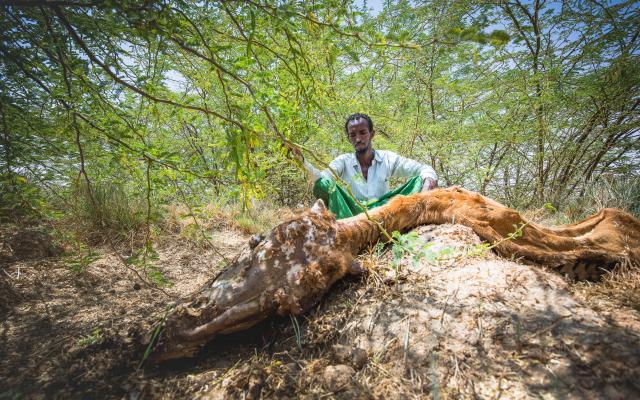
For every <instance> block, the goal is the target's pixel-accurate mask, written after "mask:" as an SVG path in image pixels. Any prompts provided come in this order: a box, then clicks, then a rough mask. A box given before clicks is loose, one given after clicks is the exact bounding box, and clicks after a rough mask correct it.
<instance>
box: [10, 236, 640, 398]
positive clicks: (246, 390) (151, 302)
mask: <svg viewBox="0 0 640 400" xmlns="http://www.w3.org/2000/svg"><path fill="white" fill-rule="evenodd" d="M417 234H418V237H419V239H420V240H421V241H422V242H424V243H433V244H432V245H431V247H430V250H432V251H433V254H436V255H437V258H435V259H421V260H417V261H414V260H412V257H411V255H405V256H404V257H403V258H401V259H397V258H396V259H395V260H394V257H393V255H392V252H391V251H389V250H388V249H387V250H386V251H382V252H379V251H378V252H377V251H374V250H372V251H370V252H369V253H368V254H364V255H362V256H361V261H362V263H363V265H364V266H366V267H367V268H368V269H369V273H368V274H367V275H366V276H365V277H362V278H352V279H348V280H344V281H341V282H339V283H338V284H337V285H336V286H335V287H334V288H333V289H332V290H331V292H330V293H329V294H328V295H327V296H326V297H325V299H324V300H323V301H322V302H321V303H320V304H319V305H318V306H317V307H315V308H314V309H313V310H312V311H311V312H310V313H309V314H307V315H305V316H304V317H298V318H273V319H270V320H268V321H266V322H264V323H262V324H260V325H258V326H256V327H254V328H252V329H250V330H248V331H246V332H242V333H239V334H234V335H230V336H226V337H219V338H216V339H215V340H214V341H213V342H212V343H210V344H209V345H207V346H206V347H205V348H204V349H203V350H202V351H201V352H200V353H199V354H198V355H197V357H196V358H194V359H191V360H180V361H175V362H172V363H168V364H163V365H160V366H150V365H143V366H142V367H140V362H141V360H142V359H143V353H144V350H145V348H144V346H142V345H140V339H141V338H140V336H139V332H148V331H149V328H150V326H151V324H152V323H153V322H154V321H155V320H157V318H159V316H160V315H161V314H162V312H163V310H164V309H165V308H166V307H167V306H168V305H169V304H170V303H171V302H172V301H175V300H176V299H177V298H179V297H182V296H186V295H188V294H189V293H191V292H192V291H194V290H196V289H197V288H199V287H200V286H201V285H202V284H204V283H205V282H206V281H207V280H208V279H210V278H211V277H212V276H214V275H215V274H216V273H217V272H218V270H219V268H220V266H221V265H222V264H221V262H220V261H221V257H220V255H219V253H222V254H225V255H226V256H227V257H229V258H232V257H233V256H234V255H235V254H237V252H239V251H240V250H241V249H242V247H243V246H245V245H246V242H247V240H248V237H247V236H246V235H244V234H242V233H239V232H237V231H234V230H224V231H220V232H217V233H216V234H214V236H213V240H212V242H213V244H214V246H215V248H216V249H217V251H216V250H214V249H212V248H203V247H200V246H195V245H193V244H190V243H189V242H186V241H184V240H180V239H177V238H175V239H171V240H166V239H164V240H162V242H161V243H160V244H159V245H158V247H157V250H158V253H159V255H160V258H159V260H158V261H157V266H158V268H159V269H160V270H161V271H162V273H163V274H164V275H165V276H166V277H167V278H168V279H169V281H171V282H172V283H173V285H172V286H171V287H168V288H165V289H164V291H159V290H157V289H153V288H151V287H148V286H146V285H141V284H140V281H139V280H138V278H137V277H136V275H135V274H134V273H133V272H132V271H131V270H129V269H127V268H125V267H124V266H123V265H122V264H121V263H120V262H119V261H118V259H117V258H116V257H115V255H113V254H110V253H109V252H107V251H105V252H104V253H103V254H101V255H100V256H99V257H97V259H95V260H94V261H92V262H91V263H90V264H89V265H88V266H87V267H86V268H85V269H84V270H83V271H82V272H74V271H73V268H72V267H70V259H69V258H68V257H65V256H60V255H56V252H50V251H48V250H46V251H45V250H39V253H38V254H37V256H36V257H35V258H34V259H22V260H15V259H11V258H10V257H8V256H6V254H4V253H6V246H4V245H3V246H4V247H3V250H2V251H3V252H4V253H3V254H0V263H1V264H2V265H0V268H1V269H2V271H0V276H1V277H0V301H1V302H2V303H1V307H0V313H1V314H0V316H1V317H2V318H1V321H2V323H1V325H0V359H1V360H3V361H2V362H1V363H0V399H14V398H15V399H19V398H119V399H173V398H200V399H218V398H247V399H250V398H260V397H262V398H325V397H327V398H345V399H346V398H380V399H383V398H500V397H503V398H533V397H535V398H549V397H551V398H637V397H638V396H639V395H640V382H638V377H639V376H640V313H639V312H638V311H637V310H635V309H633V308H631V307H627V306H625V305H623V304H620V303H619V302H615V301H614V302H612V301H609V300H607V299H606V298H603V297H598V298H597V301H595V300H593V299H592V298H590V297H588V296H586V295H585V293H588V290H586V291H585V290H582V289H584V288H583V287H580V288H581V290H576V287H577V286H576V285H573V284H571V283H568V282H566V281H565V280H564V279H563V278H562V277H560V276H558V275H556V274H555V273H553V272H549V271H546V270H545V269H544V268H541V267H538V266H530V265H523V264H521V263H519V262H517V260H504V259H501V258H499V257H497V256H496V255H494V254H492V253H486V252H484V253H483V252H481V253H477V252H475V253H476V254H473V255H469V250H470V249H475V248H476V247H475V245H477V244H478V243H480V242H479V239H478V237H477V236H476V235H475V234H473V232H471V231H470V230H469V229H468V228H465V227H462V226H459V225H442V226H424V227H420V228H418V229H417ZM596 285H598V284H596ZM589 290H590V289H589Z"/></svg>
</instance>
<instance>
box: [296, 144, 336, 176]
mask: <svg viewBox="0 0 640 400" xmlns="http://www.w3.org/2000/svg"><path fill="white" fill-rule="evenodd" d="M292 151H293V153H294V154H295V155H296V156H297V157H298V158H299V159H300V160H302V164H303V165H304V167H305V169H306V170H307V171H309V175H310V177H311V181H312V182H315V181H317V180H318V179H320V178H325V179H330V180H332V181H335V178H334V176H333V174H332V173H331V171H330V170H329V168H327V169H324V170H322V171H320V170H319V169H318V168H316V167H315V166H314V165H313V164H311V163H310V162H309V161H307V160H306V159H305V157H304V156H303V155H302V152H301V151H300V149H299V148H297V147H296V148H294V149H293V150H292ZM329 167H330V168H331V169H332V170H333V171H335V173H336V174H337V175H338V176H342V172H343V169H344V163H343V162H341V160H340V157H338V158H334V159H333V160H332V161H331V162H330V163H329Z"/></svg>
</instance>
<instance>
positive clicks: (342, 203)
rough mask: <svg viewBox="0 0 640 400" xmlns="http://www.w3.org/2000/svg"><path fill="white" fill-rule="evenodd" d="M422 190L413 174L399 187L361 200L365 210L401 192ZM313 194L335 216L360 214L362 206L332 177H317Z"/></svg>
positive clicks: (420, 184) (403, 193)
mask: <svg viewBox="0 0 640 400" xmlns="http://www.w3.org/2000/svg"><path fill="white" fill-rule="evenodd" d="M421 190H422V178H421V177H420V176H414V177H413V178H411V179H409V181H407V183H405V184H404V185H402V186H400V187H399V188H397V189H395V190H392V191H390V192H387V193H385V194H384V195H383V196H382V197H380V198H377V199H371V200H368V201H361V203H362V204H364V205H365V206H366V207H367V210H370V209H372V208H376V207H379V206H381V205H383V204H386V203H387V202H388V201H389V199H391V198H392V197H393V196H396V195H399V194H402V195H410V194H414V193H418V192H420V191H421ZM313 195H314V196H316V197H317V198H318V199H322V201H324V203H325V204H326V205H327V207H328V208H329V210H330V211H331V212H332V213H334V214H335V215H336V218H338V219H342V218H348V217H353V216H354V215H358V214H360V213H361V212H362V211H364V210H363V209H362V207H360V206H359V205H358V203H356V201H355V200H354V199H353V197H351V195H350V194H349V192H348V191H347V190H346V189H345V188H343V187H342V186H340V185H338V184H336V183H335V182H334V181H333V180H332V179H327V178H319V179H318V180H317V181H316V183H315V184H314V185H313Z"/></svg>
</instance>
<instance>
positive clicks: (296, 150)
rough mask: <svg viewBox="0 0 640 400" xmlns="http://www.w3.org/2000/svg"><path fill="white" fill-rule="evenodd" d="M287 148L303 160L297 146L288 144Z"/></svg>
mask: <svg viewBox="0 0 640 400" xmlns="http://www.w3.org/2000/svg"><path fill="white" fill-rule="evenodd" d="M289 150H291V153H293V155H294V156H295V157H296V158H297V159H298V160H300V161H302V162H304V156H303V155H302V150H300V147H298V146H289Z"/></svg>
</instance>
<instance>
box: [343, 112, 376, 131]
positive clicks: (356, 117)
mask: <svg viewBox="0 0 640 400" xmlns="http://www.w3.org/2000/svg"><path fill="white" fill-rule="evenodd" d="M359 119H366V120H367V124H368V125H369V132H373V121H372V120H371V117H370V116H368V115H367V114H361V113H355V114H351V115H349V116H348V117H347V121H346V122H345V123H344V131H345V132H346V133H347V135H348V134H349V122H351V121H357V120H359Z"/></svg>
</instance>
